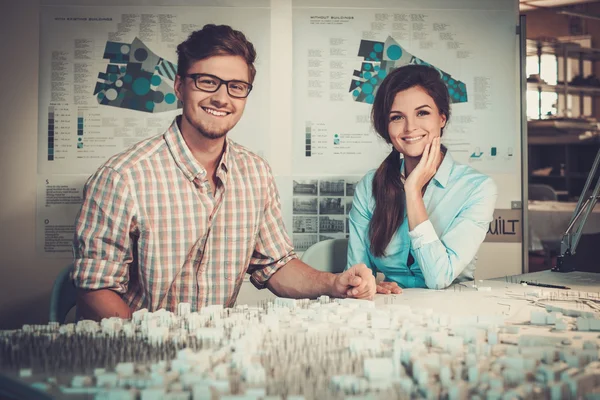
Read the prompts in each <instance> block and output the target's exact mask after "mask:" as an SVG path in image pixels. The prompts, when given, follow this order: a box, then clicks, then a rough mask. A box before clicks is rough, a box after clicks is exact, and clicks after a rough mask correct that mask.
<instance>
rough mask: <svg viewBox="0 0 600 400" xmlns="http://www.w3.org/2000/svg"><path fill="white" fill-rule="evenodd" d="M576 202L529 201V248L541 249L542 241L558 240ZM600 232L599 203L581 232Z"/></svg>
mask: <svg viewBox="0 0 600 400" xmlns="http://www.w3.org/2000/svg"><path fill="white" fill-rule="evenodd" d="M576 206H577V203H572V202H559V201H537V200H534V201H530V202H529V206H528V210H529V214H528V215H529V250H530V251H536V250H542V249H543V247H542V243H541V242H542V241H560V240H561V239H562V236H563V234H564V233H565V231H566V230H567V227H568V226H569V222H570V221H571V217H572V216H573V212H574V211H575V207H576ZM598 232H600V203H599V204H596V207H595V208H594V210H593V211H592V213H591V214H590V216H589V218H588V219H587V221H586V223H585V225H584V227H583V233H598Z"/></svg>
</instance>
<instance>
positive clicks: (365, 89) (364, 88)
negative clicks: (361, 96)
mask: <svg viewBox="0 0 600 400" xmlns="http://www.w3.org/2000/svg"><path fill="white" fill-rule="evenodd" d="M362 91H363V93H365V94H371V93H373V85H371V84H370V83H363V85H362Z"/></svg>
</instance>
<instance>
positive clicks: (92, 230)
mask: <svg viewBox="0 0 600 400" xmlns="http://www.w3.org/2000/svg"><path fill="white" fill-rule="evenodd" d="M134 215H135V209H134V202H133V200H132V199H131V197H130V191H129V187H128V185H127V184H126V182H125V180H124V178H123V177H122V176H121V175H120V174H119V173H118V172H117V171H115V170H114V169H112V168H107V167H103V168H101V169H99V170H98V171H97V172H96V173H95V174H94V175H92V176H91V177H90V179H89V180H88V181H87V183H86V185H85V187H84V191H83V204H82V207H81V210H80V212H79V214H78V216H77V218H76V221H75V236H74V239H73V254H74V271H73V274H72V277H73V280H74V283H75V286H77V287H78V288H81V289H91V290H95V289H111V290H114V291H116V292H118V293H125V292H127V285H128V282H129V264H130V263H131V261H132V259H133V256H132V249H131V246H130V244H131V237H130V232H131V229H132V226H133V221H134Z"/></svg>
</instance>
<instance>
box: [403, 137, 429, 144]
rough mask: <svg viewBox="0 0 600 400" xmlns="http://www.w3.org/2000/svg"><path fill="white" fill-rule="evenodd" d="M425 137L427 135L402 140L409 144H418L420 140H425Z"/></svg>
mask: <svg viewBox="0 0 600 400" xmlns="http://www.w3.org/2000/svg"><path fill="white" fill-rule="evenodd" d="M424 137H425V135H423V136H416V137H407V138H403V139H402V140H404V141H405V142H408V143H414V142H418V141H419V140H421V139H423V138H424Z"/></svg>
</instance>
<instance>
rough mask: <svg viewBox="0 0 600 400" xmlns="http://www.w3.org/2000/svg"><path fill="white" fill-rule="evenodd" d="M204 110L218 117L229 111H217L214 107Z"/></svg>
mask: <svg viewBox="0 0 600 400" xmlns="http://www.w3.org/2000/svg"><path fill="white" fill-rule="evenodd" d="M204 111H206V112H207V113H209V114H212V115H216V116H217V117H224V116H226V115H227V113H226V112H224V111H217V110H213V109H212V108H205V109H204Z"/></svg>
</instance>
